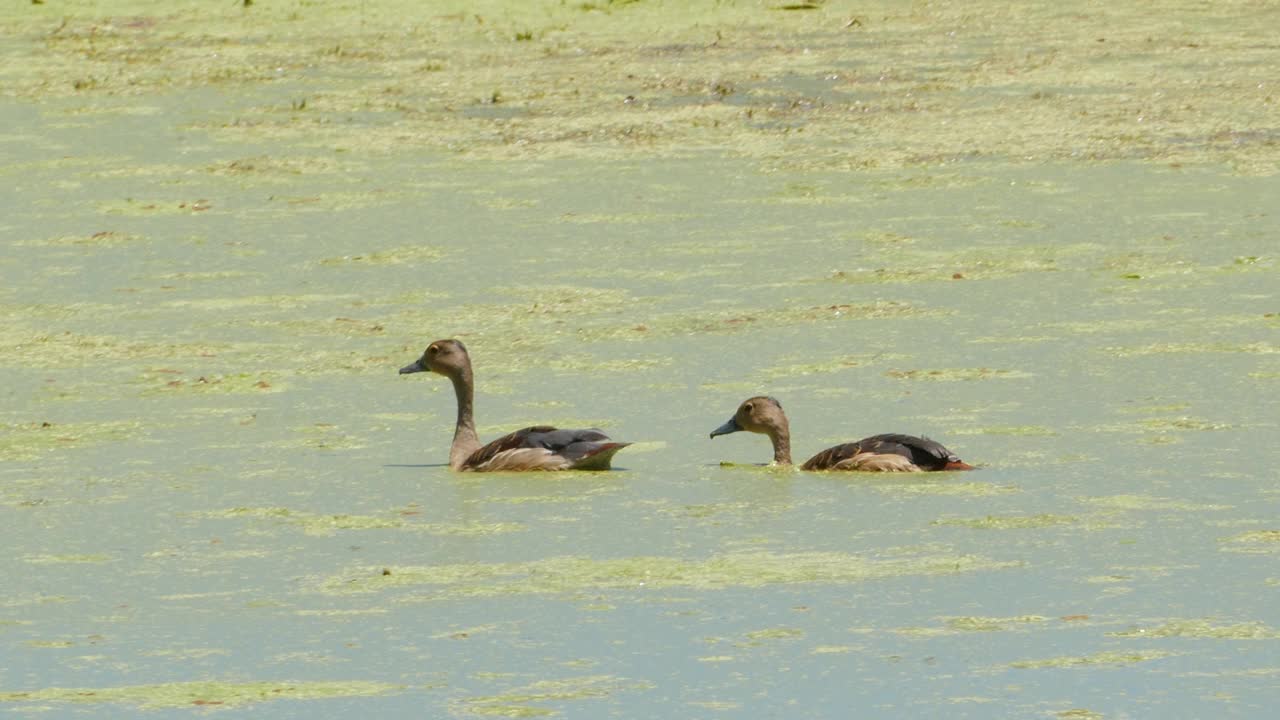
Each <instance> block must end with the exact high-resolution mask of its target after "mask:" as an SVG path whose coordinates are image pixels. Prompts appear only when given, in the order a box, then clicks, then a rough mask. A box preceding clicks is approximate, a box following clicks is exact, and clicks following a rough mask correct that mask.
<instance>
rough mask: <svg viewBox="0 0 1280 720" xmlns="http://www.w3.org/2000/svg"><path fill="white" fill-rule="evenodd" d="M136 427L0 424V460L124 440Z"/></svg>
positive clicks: (110, 423) (128, 424)
mask: <svg viewBox="0 0 1280 720" xmlns="http://www.w3.org/2000/svg"><path fill="white" fill-rule="evenodd" d="M140 428H141V423H137V422H133V421H124V420H120V421H106V422H84V423H50V422H39V423H23V424H18V425H15V424H5V425H0V459H4V460H31V459H34V458H37V457H40V456H41V455H44V454H46V453H50V452H55V451H57V450H61V449H64V448H79V447H86V446H89V445H97V444H100V443H106V442H116V441H120V440H127V439H129V438H132V437H134V436H135V435H137V433H138V431H139V429H140Z"/></svg>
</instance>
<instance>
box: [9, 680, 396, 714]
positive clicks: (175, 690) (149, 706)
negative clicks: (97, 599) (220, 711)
mask: <svg viewBox="0 0 1280 720" xmlns="http://www.w3.org/2000/svg"><path fill="white" fill-rule="evenodd" d="M403 687H404V686H402V685H390V684H387V683H378V682H368V681H359V680H351V681H345V682H283V683H275V682H248V683H222V682H179V683H166V684H162V685H131V686H124V687H104V688H45V689H43V690H28V691H10V692H4V691H0V703H2V702H11V703H50V702H66V703H76V704H107V703H109V704H120V705H132V706H134V707H137V708H141V709H144V710H155V709H160V708H178V707H191V706H197V707H199V706H224V707H235V706H241V705H251V704H255V703H261V702H269V701H272V700H322V699H326V698H342V697H368V696H371V695H385V694H387V693H391V692H395V691H397V690H401V689H403Z"/></svg>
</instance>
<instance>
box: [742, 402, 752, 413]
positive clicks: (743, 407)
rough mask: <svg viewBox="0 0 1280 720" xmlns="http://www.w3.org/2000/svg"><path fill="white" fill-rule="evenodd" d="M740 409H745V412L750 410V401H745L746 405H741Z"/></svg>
mask: <svg viewBox="0 0 1280 720" xmlns="http://www.w3.org/2000/svg"><path fill="white" fill-rule="evenodd" d="M742 409H743V410H746V411H747V412H751V403H747V404H746V405H743V406H742Z"/></svg>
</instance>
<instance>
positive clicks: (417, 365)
mask: <svg viewBox="0 0 1280 720" xmlns="http://www.w3.org/2000/svg"><path fill="white" fill-rule="evenodd" d="M426 371H427V366H426V365H423V364H422V358H418V360H417V361H416V362H411V363H409V364H408V365H405V366H404V367H402V368H400V374H401V375H408V374H409V373H416V372H426Z"/></svg>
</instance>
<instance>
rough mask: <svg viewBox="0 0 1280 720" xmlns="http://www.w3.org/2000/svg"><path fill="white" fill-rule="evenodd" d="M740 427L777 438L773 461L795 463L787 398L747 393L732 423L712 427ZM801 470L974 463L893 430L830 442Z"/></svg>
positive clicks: (724, 431) (723, 430) (721, 430)
mask: <svg viewBox="0 0 1280 720" xmlns="http://www.w3.org/2000/svg"><path fill="white" fill-rule="evenodd" d="M741 430H746V431H747V432H753V433H760V434H762V435H768V436H769V440H770V441H771V442H772V443H773V462H774V464H776V465H790V464H791V427H790V425H789V424H788V423H787V414H786V413H785V412H783V411H782V403H780V402H778V401H777V400H775V399H774V398H772V397H768V396H765V395H758V396H756V397H753V398H748V399H747V400H745V401H743V403H742V404H741V405H739V406H738V410H737V412H735V413H734V414H733V417H731V418H729V421H728V422H726V423H725V424H723V425H721V426H720V427H718V428H716V429H715V430H712V431H711V437H712V439H715V437H716V436H718V435H728V434H729V433H735V432H738V431H741ZM800 469H801V470H862V471H872V472H925V471H932V470H973V469H974V468H973V466H972V465H969V464H968V463H966V462H964V461H963V460H961V459H960V458H959V457H958V456H957V455H956V454H955V453H953V452H951V451H950V450H948V449H946V448H945V447H943V446H942V444H941V443H938V442H934V441H933V440H930V439H928V438H923V437H916V436H914V435H899V434H895V433H888V434H884V435H872V436H871V437H866V438H863V439H861V440H859V441H857V442H851V443H842V444H840V445H836V446H834V447H829V448H827V449H826V450H823V451H822V452H820V453H818V454H817V455H814V456H813V457H811V458H809V459H808V460H806V461H805V463H804V464H803V465H801V466H800Z"/></svg>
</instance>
